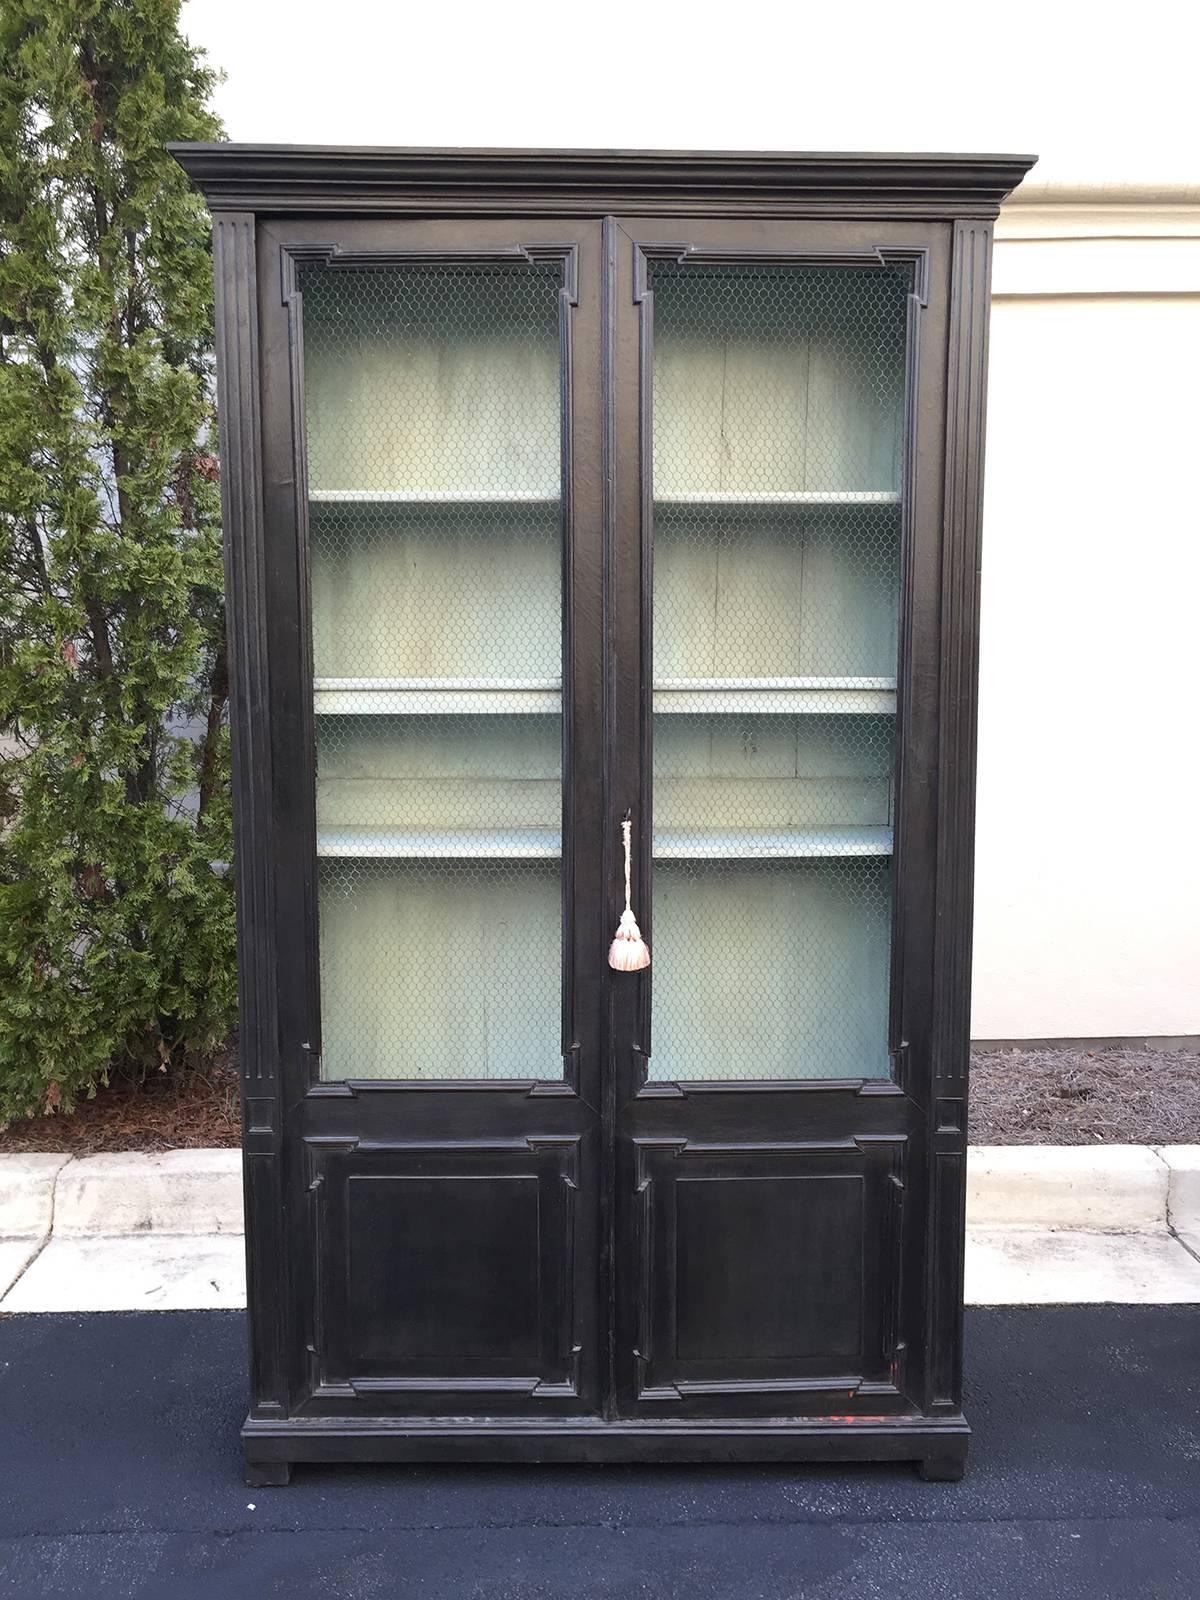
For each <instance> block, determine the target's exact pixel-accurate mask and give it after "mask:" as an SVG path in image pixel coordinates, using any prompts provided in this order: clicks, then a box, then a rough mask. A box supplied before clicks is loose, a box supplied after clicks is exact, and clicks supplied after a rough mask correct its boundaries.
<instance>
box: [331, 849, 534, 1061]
mask: <svg viewBox="0 0 1200 1600" xmlns="http://www.w3.org/2000/svg"><path fill="white" fill-rule="evenodd" d="M319 866H320V922H321V1009H322V1054H321V1076H322V1077H323V1078H326V1079H339V1078H559V1077H561V1076H562V1050H561V1042H560V1041H561V1032H562V1021H561V1016H560V1006H561V999H560V996H561V981H560V980H561V965H562V960H561V951H562V938H561V926H560V924H561V913H560V899H561V891H560V885H559V865H558V863H557V862H556V861H546V862H540V861H538V862H512V861H486V862H479V861H467V862H456V861H445V862H422V861H418V862H398V861H353V862H345V861H340V860H332V861H330V860H326V861H321V862H320V863H319Z"/></svg>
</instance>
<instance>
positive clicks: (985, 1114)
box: [970, 1050, 1200, 1144]
mask: <svg viewBox="0 0 1200 1600" xmlns="http://www.w3.org/2000/svg"><path fill="white" fill-rule="evenodd" d="M970 1119H971V1121H970V1127H971V1143H972V1144H1195V1143H1198V1142H1200V1056H1198V1055H1191V1054H1186V1053H1182V1052H1167V1051H1165V1050H1095V1051H1092V1050H1088V1051H1077V1050H992V1051H977V1052H975V1054H973V1056H972V1057H971V1111H970Z"/></svg>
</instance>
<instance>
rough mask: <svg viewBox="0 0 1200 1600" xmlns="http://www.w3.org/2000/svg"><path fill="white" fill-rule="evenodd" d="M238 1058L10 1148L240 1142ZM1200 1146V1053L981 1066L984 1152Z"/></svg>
mask: <svg viewBox="0 0 1200 1600" xmlns="http://www.w3.org/2000/svg"><path fill="white" fill-rule="evenodd" d="M239 1137H240V1124H239V1120H238V1096H237V1059H236V1055H235V1053H234V1051H233V1049H232V1048H231V1049H230V1050H228V1051H226V1052H225V1053H224V1054H223V1055H222V1056H221V1057H219V1058H218V1060H217V1061H216V1062H214V1064H213V1065H212V1066H211V1067H209V1068H208V1069H206V1071H205V1072H203V1073H190V1074H187V1075H184V1076H171V1075H162V1076H157V1075H156V1076H154V1077H151V1078H150V1079H148V1080H147V1081H146V1083H145V1084H143V1085H141V1086H140V1087H135V1086H133V1085H131V1084H128V1083H123V1082H121V1081H120V1080H114V1081H113V1083H112V1084H111V1085H110V1086H109V1087H108V1088H107V1089H100V1090H99V1091H98V1092H97V1094H96V1097H95V1099H94V1100H85V1101H84V1102H83V1104H82V1105H80V1106H79V1107H77V1109H76V1110H75V1111H73V1112H72V1113H71V1114H70V1115H69V1116H63V1115H60V1114H59V1113H53V1114H51V1115H49V1116H45V1117H31V1118H30V1119H29V1120H28V1121H25V1122H14V1123H12V1124H10V1125H9V1126H8V1127H7V1128H6V1129H3V1130H2V1131H0V1151H17V1150H69V1151H70V1152H71V1154H72V1155H81V1156H83V1155H94V1154H95V1153H96V1152H98V1151H103V1150H178V1149H193V1148H195V1147H197V1146H206V1145H207V1146H212V1145H226V1146H228V1145H236V1144H237V1143H238V1142H239ZM1198 1141H1200V1056H1196V1055H1185V1054H1168V1053H1167V1052H1165V1051H1159V1050H1097V1051H1086V1052H1081V1051H1077V1050H993V1051H977V1052H976V1053H975V1054H974V1056H973V1057H972V1061H971V1142H972V1143H973V1144H1191V1143H1195V1142H1198Z"/></svg>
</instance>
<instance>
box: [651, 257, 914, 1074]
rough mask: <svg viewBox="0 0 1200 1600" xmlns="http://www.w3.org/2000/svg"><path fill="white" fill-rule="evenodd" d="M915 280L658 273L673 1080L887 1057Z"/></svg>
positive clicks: (877, 270)
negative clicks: (909, 330)
mask: <svg viewBox="0 0 1200 1600" xmlns="http://www.w3.org/2000/svg"><path fill="white" fill-rule="evenodd" d="M908 288H909V282H908V274H907V272H906V271H902V270H897V269H892V268H888V267H885V266H882V265H881V266H879V267H874V266H862V267H859V266H846V267H843V266H813V267H806V266H787V265H773V264H763V265H719V266H705V265H700V264H695V263H692V264H688V263H682V264H681V263H675V262H663V263H658V264H656V265H655V266H654V267H653V269H652V275H651V289H652V292H653V329H654V353H653V393H652V424H653V474H654V483H653V495H654V500H653V504H654V595H653V626H654V642H653V652H654V840H653V855H654V884H653V918H652V921H653V950H654V965H653V969H652V972H653V978H652V1051H653V1053H652V1056H651V1062H650V1068H649V1072H650V1076H651V1077H653V1078H675V1079H678V1078H685V1079H686V1078H691V1079H705V1078H708V1079H727V1078H744V1079H762V1078H767V1079H770V1078H820V1077H860V1076H863V1077H875V1076H884V1075H886V1074H887V1073H888V1071H889V1064H888V1055H887V1011H888V982H889V963H890V950H889V941H890V922H891V909H890V903H891V887H890V885H891V870H890V858H891V851H892V829H893V813H894V796H893V772H894V762H895V758H894V724H895V700H896V663H897V638H898V602H899V561H900V529H901V513H900V489H901V466H902V459H903V445H904V416H903V403H902V400H903V392H904V368H905V334H906V320H907V295H908Z"/></svg>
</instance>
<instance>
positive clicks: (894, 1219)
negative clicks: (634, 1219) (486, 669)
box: [635, 1138, 904, 1415]
mask: <svg viewBox="0 0 1200 1600" xmlns="http://www.w3.org/2000/svg"><path fill="white" fill-rule="evenodd" d="M635 1179H636V1184H637V1196H638V1208H637V1216H638V1218H639V1222H638V1230H637V1241H638V1251H639V1256H640V1261H639V1267H640V1273H639V1276H638V1279H637V1282H638V1283H639V1284H640V1303H639V1328H640V1332H639V1335H638V1338H639V1344H638V1350H637V1365H638V1369H639V1372H640V1375H641V1376H640V1381H639V1395H640V1399H641V1400H642V1402H643V1403H644V1404H647V1405H650V1406H654V1407H662V1408H664V1409H665V1410H666V1411H667V1412H670V1410H672V1409H680V1408H684V1409H688V1408H690V1407H691V1406H693V1405H695V1404H697V1403H699V1402H701V1401H702V1400H703V1399H704V1398H705V1397H708V1399H709V1402H710V1403H711V1402H712V1400H713V1398H715V1397H716V1396H718V1395H719V1396H720V1397H721V1398H720V1403H721V1404H722V1405H724V1406H726V1407H727V1408H728V1412H727V1414H730V1415H737V1414H741V1413H743V1412H745V1411H750V1412H754V1411H756V1410H766V1411H768V1412H770V1411H772V1410H774V1411H776V1412H777V1411H778V1409H779V1408H780V1407H782V1408H783V1409H785V1410H786V1411H788V1412H796V1411H803V1410H805V1409H811V1408H813V1407H816V1406H820V1405H825V1406H826V1407H830V1408H832V1407H833V1405H834V1402H833V1400H832V1396H833V1395H835V1394H836V1395H838V1396H839V1397H840V1402H841V1403H844V1407H845V1409H846V1410H847V1411H850V1412H853V1411H854V1410H855V1409H862V1410H866V1409H868V1408H871V1409H874V1408H880V1407H882V1409H885V1410H886V1409H888V1408H889V1406H891V1405H894V1404H895V1403H896V1402H897V1401H898V1400H899V1394H898V1392H897V1391H896V1389H895V1386H894V1384H893V1381H892V1380H893V1378H894V1375H895V1359H896V1340H897V1329H896V1325H895V1321H894V1296H893V1297H892V1298H891V1300H890V1301H889V1297H888V1296H887V1295H886V1294H884V1293H882V1292H881V1290H882V1289H883V1286H884V1285H885V1284H887V1283H888V1282H893V1283H894V1282H895V1279H896V1275H897V1274H898V1271H899V1266H898V1261H897V1260H896V1258H895V1256H894V1249H895V1240H896V1237H897V1227H898V1214H899V1209H900V1206H901V1203H902V1196H903V1183H904V1140H903V1138H898V1139H895V1140H886V1139H885V1140H882V1141H877V1142H872V1141H856V1140H854V1139H846V1140H843V1141H838V1142H836V1143H830V1144H827V1145H822V1144H820V1143H813V1144H810V1145H805V1144H802V1143H797V1144H788V1143H772V1142H768V1141H763V1142H761V1143H751V1142H745V1143H738V1144H726V1145H722V1144H705V1143H702V1142H700V1141H699V1140H697V1141H691V1140H687V1139H679V1140H675V1141H671V1140H668V1139H663V1140H639V1141H636V1169H635ZM860 1390H862V1391H863V1393H862V1394H860V1392H859V1391H860ZM784 1395H787V1399H786V1400H784V1399H783V1398H782V1396H784ZM867 1395H869V1399H868V1398H866V1396H867ZM889 1397H890V1398H889ZM839 1408H840V1405H839Z"/></svg>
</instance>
